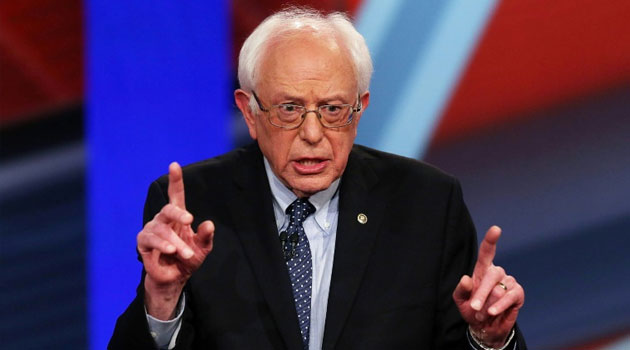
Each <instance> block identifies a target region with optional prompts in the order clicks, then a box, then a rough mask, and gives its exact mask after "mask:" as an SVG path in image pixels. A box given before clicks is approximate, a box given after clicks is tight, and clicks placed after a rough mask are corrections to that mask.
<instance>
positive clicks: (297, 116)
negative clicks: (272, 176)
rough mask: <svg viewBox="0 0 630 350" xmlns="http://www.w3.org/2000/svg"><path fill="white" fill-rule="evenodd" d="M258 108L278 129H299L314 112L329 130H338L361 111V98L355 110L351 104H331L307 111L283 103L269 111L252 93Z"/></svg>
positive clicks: (291, 104)
mask: <svg viewBox="0 0 630 350" xmlns="http://www.w3.org/2000/svg"><path fill="white" fill-rule="evenodd" d="M252 93H253V95H254V99H255V100H256V103H258V108H260V110H261V111H263V112H265V113H268V116H269V118H268V119H269V123H271V125H273V126H276V127H278V128H282V129H286V130H292V129H297V128H299V127H300V125H302V123H303V122H304V120H305V119H306V114H308V113H310V112H313V113H315V114H316V115H317V119H319V122H320V123H321V124H322V125H323V126H324V127H325V128H329V129H336V128H341V127H343V126H346V125H348V124H350V123H352V117H353V116H354V113H358V112H360V111H361V98H360V96H357V100H358V102H357V104H358V106H357V107H356V108H355V107H354V106H353V105H350V104H329V105H321V106H319V107H317V109H306V107H304V106H301V105H296V104H293V103H281V104H277V105H272V106H271V107H269V109H266V108H264V107H263V106H262V104H261V103H260V100H259V99H258V96H256V92H254V91H252Z"/></svg>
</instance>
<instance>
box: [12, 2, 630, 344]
mask: <svg viewBox="0 0 630 350" xmlns="http://www.w3.org/2000/svg"><path fill="white" fill-rule="evenodd" d="M292 4H295V5H309V6H312V7H315V8H318V9H321V10H326V11H328V10H337V11H344V12H347V13H348V14H349V15H350V16H351V17H352V18H353V19H354V21H355V23H356V25H357V28H358V29H359V31H360V32H361V33H362V34H363V35H364V36H365V38H366V40H367V42H368V46H369V47H370V50H371V54H372V57H373V60H374V67H375V72H374V76H373V79H372V84H371V104H370V108H369V109H367V110H366V112H365V114H364V116H363V118H362V119H361V125H360V127H359V136H358V138H357V143H361V144H365V145H368V146H371V147H375V148H379V149H382V150H385V151H390V152H394V153H398V154H402V155H405V156H409V157H414V158H418V159H422V160H424V161H426V162H429V163H431V164H434V165H436V166H438V167H440V168H442V169H444V170H446V171H448V172H450V173H452V174H454V175H455V176H457V177H458V178H459V179H460V180H461V182H462V185H463V189H464V196H465V199H466V202H467V204H468V206H469V208H470V211H471V212H472V215H473V218H474V220H475V223H476V226H477V230H478V232H479V233H480V234H483V232H485V230H486V229H487V227H489V226H490V225H492V224H497V225H500V226H501V227H502V228H503V230H504V235H503V237H502V238H501V241H500V242H499V251H498V256H497V263H498V264H501V265H503V266H504V267H505V268H506V269H507V270H508V271H509V273H511V274H513V275H515V276H516V277H517V278H518V280H519V281H520V283H521V284H522V285H523V286H524V288H525V290H526V303H525V307H524V308H523V310H522V312H521V315H520V317H519V324H520V326H521V328H522V330H523V332H524V333H525V335H526V338H527V341H528V345H529V346H530V348H532V349H605V350H611V349H630V298H628V296H630V278H629V277H628V276H629V274H628V272H627V270H628V268H629V267H630V254H628V248H627V247H628V245H629V243H630V239H629V238H627V237H628V234H629V233H630V200H628V198H629V197H630V136H628V135H630V21H629V20H628V19H629V18H630V2H628V1H626V0H609V1H594V0H556V1H552V2H550V1H543V0H518V1H493V0H479V1H466V0H442V1H414V0H395V1H378V0H363V1H361V0H346V1H343V0H336V1H334V0H321V1H295V2H293V3H292ZM284 5H285V1H276V0H265V1H262V0H258V1H254V0H231V1H229V0H210V1H207V2H205V3H203V4H191V3H189V2H178V1H175V0H173V1H162V2H146V3H140V4H138V3H135V2H129V3H127V2H120V3H112V2H108V1H104V0H88V1H84V2H82V1H79V0H21V1H17V0H13V1H11V0H8V1H2V2H0V132H1V135H0V162H1V163H0V233H1V235H0V281H1V282H0V310H3V312H2V313H0V339H2V344H3V348H5V349H44V348H45V349H57V348H64V349H85V348H90V349H103V348H105V347H106V344H107V341H108V338H109V336H110V335H111V332H112V330H113V326H114V323H115V320H116V318H117V317H118V315H120V314H121V313H122V312H123V311H124V309H125V308H126V306H127V304H128V303H129V302H130V301H131V300H132V298H133V297H134V294H135V287H136V286H137V284H138V282H139V277H140V271H141V264H140V263H139V262H138V261H137V260H136V252H135V235H136V234H137V232H138V231H139V230H140V229H141V225H142V223H141V217H142V207H143V201H144V196H145V195H146V189H147V188H148V185H149V183H150V182H151V181H152V180H153V179H155V178H156V177H158V176H160V175H161V174H164V173H165V172H166V170H167V166H168V163H169V162H171V161H173V160H177V161H179V162H180V163H182V164H188V163H191V162H194V161H197V160H201V159H204V158H209V157H212V156H215V155H217V154H220V153H223V152H225V151H227V150H229V149H232V148H234V147H236V146H238V145H241V144H244V143H247V142H249V136H248V135H247V133H246V129H245V126H244V124H243V123H242V121H241V119H240V115H239V114H238V112H237V110H236V108H235V106H234V103H233V99H232V91H233V90H234V88H235V87H237V81H236V78H235V77H236V62H237V61H236V58H237V56H238V50H239V48H240V45H241V44H242V42H243V41H244V39H245V38H246V37H247V35H248V34H249V33H250V32H251V31H252V30H253V29H254V28H255V27H256V25H258V23H260V21H262V19H264V18H265V17H266V16H267V15H269V14H271V13H272V12H274V11H276V10H278V9H280V8H282V7H283V6H284Z"/></svg>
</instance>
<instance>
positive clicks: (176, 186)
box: [168, 162, 186, 209]
mask: <svg viewBox="0 0 630 350" xmlns="http://www.w3.org/2000/svg"><path fill="white" fill-rule="evenodd" d="M168 198H169V202H170V203H171V204H173V205H175V206H177V207H179V208H181V209H186V198H185V196H184V176H183V174H182V168H181V167H180V166H179V164H177V162H173V163H171V164H170V165H169V166H168Z"/></svg>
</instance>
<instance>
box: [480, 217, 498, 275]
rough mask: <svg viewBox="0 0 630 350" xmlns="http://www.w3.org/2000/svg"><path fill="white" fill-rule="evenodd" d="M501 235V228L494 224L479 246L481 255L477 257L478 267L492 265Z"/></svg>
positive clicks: (484, 267)
mask: <svg viewBox="0 0 630 350" xmlns="http://www.w3.org/2000/svg"><path fill="white" fill-rule="evenodd" d="M499 237H501V228H500V227H499V226H492V227H490V228H489V229H488V232H486V236H485V237H484V238H483V241H482V242H481V245H480V246H479V257H478V258H477V266H476V267H477V268H483V269H486V268H488V267H489V266H491V265H492V261H493V260H494V255H495V253H496V251H497V242H498V241H499Z"/></svg>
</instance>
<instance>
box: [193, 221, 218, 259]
mask: <svg viewBox="0 0 630 350" xmlns="http://www.w3.org/2000/svg"><path fill="white" fill-rule="evenodd" d="M213 241H214V223H213V222H212V221H210V220H206V221H204V222H202V223H201V224H199V227H198V228H197V235H196V236H195V243H197V245H198V246H199V248H201V249H203V250H204V251H206V253H209V252H210V251H211V250H212V244H213Z"/></svg>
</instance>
